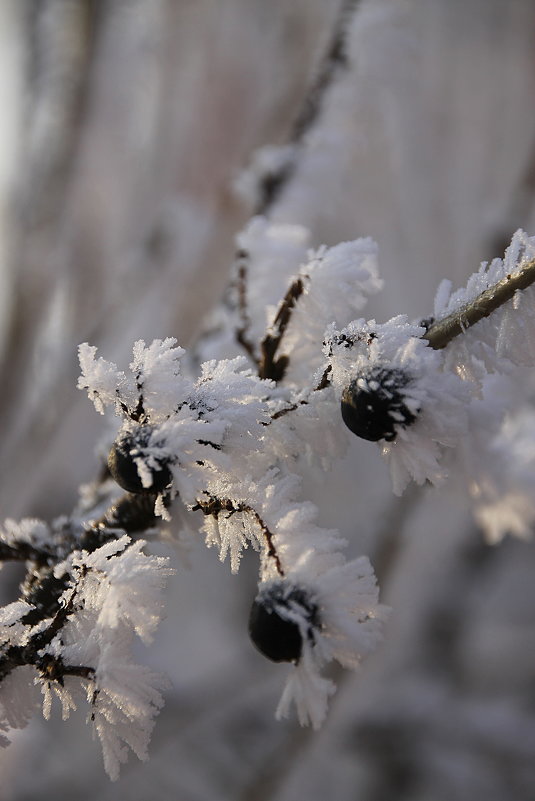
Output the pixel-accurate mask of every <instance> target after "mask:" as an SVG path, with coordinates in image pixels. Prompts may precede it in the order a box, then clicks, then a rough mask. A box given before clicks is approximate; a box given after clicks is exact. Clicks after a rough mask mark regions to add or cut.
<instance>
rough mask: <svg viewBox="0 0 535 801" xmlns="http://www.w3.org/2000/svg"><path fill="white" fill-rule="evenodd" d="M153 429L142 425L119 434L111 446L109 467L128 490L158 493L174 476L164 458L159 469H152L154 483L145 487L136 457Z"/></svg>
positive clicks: (119, 482)
mask: <svg viewBox="0 0 535 801" xmlns="http://www.w3.org/2000/svg"><path fill="white" fill-rule="evenodd" d="M151 433H152V429H151V428H150V426H141V427H140V428H138V429H137V430H135V431H129V432H127V433H125V434H122V435H121V436H119V437H118V438H117V439H116V440H115V442H114V443H113V445H112V446H111V448H110V452H109V454H108V468H109V471H110V473H111V475H112V477H113V478H114V479H115V481H116V482H117V483H118V484H119V486H120V487H122V488H123V489H125V490H127V492H133V493H139V492H152V493H155V492H156V493H157V492H161V491H162V490H164V489H165V487H167V485H168V484H169V483H170V482H171V479H172V476H171V472H170V470H169V467H168V466H167V463H166V462H165V461H164V460H162V461H161V462H159V464H158V468H157V469H151V476H152V483H151V485H150V486H149V487H145V486H144V485H143V482H142V481H141V477H140V475H139V471H138V466H137V464H136V458H137V457H139V456H141V451H142V449H143V447H145V446H146V445H147V444H148V442H149V439H150V435H151Z"/></svg>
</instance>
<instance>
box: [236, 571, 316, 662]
mask: <svg viewBox="0 0 535 801" xmlns="http://www.w3.org/2000/svg"><path fill="white" fill-rule="evenodd" d="M314 626H318V608H317V606H316V604H315V603H313V602H312V601H311V600H310V598H308V596H307V594H306V592H305V591H304V590H302V589H301V588H299V587H291V586H290V585H288V584H287V583H286V582H284V581H277V582H274V583H272V584H270V585H268V586H267V587H266V588H264V589H263V590H262V591H261V592H260V593H259V595H258V596H257V598H255V600H254V602H253V605H252V607H251V613H250V616H249V636H250V637H251V640H252V642H253V643H254V645H255V646H256V647H257V648H258V650H259V651H260V653H262V654H263V655H264V656H266V657H267V658H268V659H271V660H272V661H273V662H298V661H299V659H300V657H301V653H302V650H303V637H302V631H306V632H307V636H308V637H309V638H310V639H311V640H313V628H314Z"/></svg>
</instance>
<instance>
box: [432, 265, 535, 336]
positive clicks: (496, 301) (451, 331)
mask: <svg viewBox="0 0 535 801" xmlns="http://www.w3.org/2000/svg"><path fill="white" fill-rule="evenodd" d="M534 281H535V259H531V260H530V261H528V262H526V263H525V264H524V265H523V266H522V267H521V268H520V269H519V271H518V272H515V273H514V275H511V274H508V275H506V276H505V278H502V280H501V281H498V282H497V283H496V284H494V285H493V286H491V287H489V288H488V289H486V290H485V291H484V292H482V293H481V294H480V295H478V296H477V298H474V300H472V301H470V303H467V304H466V305H465V306H462V307H461V308H460V309H456V310H455V311H454V312H452V313H451V314H449V315H448V316H447V317H444V318H443V319H442V320H438V321H437V322H436V323H433V324H432V325H431V326H430V328H429V329H428V330H427V332H426V333H425V334H424V336H423V339H426V340H427V341H428V342H429V344H430V346H431V347H432V348H434V349H435V350H441V349H442V348H445V347H446V345H448V344H449V343H450V342H451V341H452V340H453V339H455V337H456V336H458V335H459V334H462V333H463V332H464V331H466V330H467V329H468V328H470V327H471V326H473V325H475V323H477V322H479V320H482V319H483V318H484V317H489V316H490V314H492V312H493V311H496V309H498V308H500V306H503V304H504V303H506V302H507V301H508V300H511V298H512V297H513V295H514V294H515V292H517V291H519V290H523V289H527V287H529V286H530V285H531V284H532V283H533V282H534Z"/></svg>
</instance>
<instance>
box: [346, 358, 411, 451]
mask: <svg viewBox="0 0 535 801" xmlns="http://www.w3.org/2000/svg"><path fill="white" fill-rule="evenodd" d="M410 382H411V378H410V376H408V375H407V373H405V372H404V371H403V370H401V369H399V368H394V367H382V366H376V367H371V368H370V369H369V370H367V371H366V372H365V373H361V374H360V375H358V376H357V378H355V379H354V380H353V381H352V382H351V383H350V385H349V386H348V387H346V389H345V390H344V391H343V393H342V419H343V421H344V423H345V424H346V426H347V427H348V428H349V429H350V430H351V431H352V432H353V433H354V434H356V435H357V437H362V439H367V440H370V441H372V442H377V441H378V440H380V439H385V440H387V441H388V442H391V441H392V440H393V439H395V437H396V428H397V427H400V426H401V427H403V428H405V427H407V426H409V425H411V423H414V421H415V420H416V413H415V412H414V411H413V410H411V409H409V408H408V406H407V404H406V400H407V397H406V393H404V391H403V390H404V389H405V387H406V386H407V385H408V384H409V383H410Z"/></svg>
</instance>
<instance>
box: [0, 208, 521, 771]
mask: <svg viewBox="0 0 535 801" xmlns="http://www.w3.org/2000/svg"><path fill="white" fill-rule="evenodd" d="M307 239H308V237H307V235H306V232H305V231H304V229H301V228H299V227H297V226H280V225H275V226H274V225H271V224H270V223H268V222H267V221H266V220H264V219H261V218H256V219H255V220H253V222H252V223H251V224H250V225H249V226H248V228H247V229H246V231H245V233H244V234H241V235H240V236H239V238H238V243H239V247H240V248H241V250H240V256H239V260H238V274H237V276H236V282H235V285H234V290H235V291H234V293H233V294H231V297H230V300H229V303H228V304H227V307H226V312H225V315H224V316H223V317H221V318H220V321H219V325H220V326H221V328H220V339H221V341H223V342H225V343H226V345H225V347H226V348H228V347H229V346H230V343H231V342H234V351H235V353H236V352H238V351H239V350H240V349H241V350H242V355H234V357H233V358H221V359H211V360H208V361H205V362H204V363H203V364H201V365H200V366H199V367H198V368H196V369H195V371H194V370H193V369H192V365H193V364H194V359H193V358H191V359H189V360H188V359H187V358H186V356H187V355H186V353H185V351H184V350H183V349H182V348H181V347H179V346H178V345H177V343H176V341H175V340H174V339H173V338H168V339H165V340H155V341H154V342H152V343H151V344H150V345H146V344H145V343H144V342H143V341H138V342H136V343H135V344H134V347H133V356H132V361H131V363H130V366H129V370H127V371H124V370H121V369H119V368H118V367H117V366H116V365H115V364H113V363H112V362H109V361H106V360H105V359H104V358H102V357H101V356H98V355H97V349H96V348H95V347H93V346H90V345H88V344H83V345H81V346H80V351H79V355H80V367H81V376H80V378H79V382H78V386H79V387H80V388H81V389H83V390H85V391H87V394H88V396H89V398H90V399H91V401H92V402H93V404H94V406H95V409H96V410H97V411H98V412H99V413H100V414H105V413H107V412H112V413H114V414H115V415H116V416H117V417H119V419H120V423H119V428H118V430H117V433H116V436H115V439H114V441H113V442H112V443H110V448H109V456H108V461H107V471H108V472H107V476H106V477H105V478H103V479H102V480H101V481H100V482H96V483H95V484H93V485H92V486H91V487H89V488H87V487H86V488H85V489H84V491H83V493H82V498H81V501H80V503H79V505H78V507H77V508H76V509H75V511H74V512H73V513H72V515H70V516H68V517H62V518H59V519H57V520H55V521H53V522H52V523H51V524H47V523H45V522H43V521H40V520H36V519H24V520H21V521H19V522H17V521H13V520H6V521H5V524H4V526H3V529H2V531H1V533H0V555H1V557H2V559H4V560H7V559H17V560H20V561H24V562H26V568H27V571H26V577H25V579H24V581H23V583H22V585H21V594H20V599H19V600H18V601H15V602H14V603H11V604H8V605H7V606H5V607H4V608H3V609H2V610H0V637H1V643H0V648H1V656H0V679H1V686H0V727H1V729H2V731H4V732H8V731H9V729H12V728H20V727H22V726H24V725H26V723H27V721H28V720H29V718H30V717H31V715H32V714H33V713H34V711H35V709H36V708H37V706H38V705H39V690H40V694H41V704H42V710H43V714H44V715H45V717H48V716H49V715H50V711H51V707H52V704H53V702H54V699H56V700H58V701H59V704H60V706H61V710H62V715H63V717H64V718H67V717H68V716H69V715H70V713H71V711H73V710H75V709H76V708H77V707H78V705H79V704H81V703H86V704H87V705H88V709H89V713H88V720H89V722H90V724H91V725H92V726H93V728H94V730H95V732H96V733H97V735H98V737H99V739H100V741H101V744H102V748H103V753H104V763H105V767H106V770H107V771H108V773H109V774H110V776H111V777H112V778H116V777H117V776H118V774H119V767H120V764H121V762H123V761H124V760H125V758H126V756H127V751H128V748H129V749H131V750H132V751H134V753H135V754H136V755H137V756H138V757H139V758H140V759H145V758H146V757H147V746H148V742H149V739H150V734H151V730H152V726H153V722H154V716H155V714H156V713H157V712H158V710H159V708H160V707H161V705H162V703H163V698H162V695H161V692H162V690H163V689H164V688H165V686H166V683H165V680H164V679H163V678H162V677H161V676H158V675H156V674H155V673H154V672H153V671H151V670H149V669H147V668H144V667H142V666H140V665H137V664H136V663H135V662H134V661H133V659H132V646H133V644H134V642H135V640H136V639H139V640H141V641H142V642H143V643H145V644H146V645H149V644H150V642H151V638H152V636H153V633H154V630H155V628H156V626H157V625H158V622H159V620H160V618H161V614H162V610H163V598H162V592H163V589H164V585H165V582H166V579H167V578H168V577H169V576H170V575H171V574H172V572H173V571H172V570H171V569H170V568H169V566H168V559H166V558H164V557H157V556H152V555H148V554H146V553H145V547H146V540H145V539H140V538H139V535H140V533H141V532H147V531H157V530H158V528H161V527H162V525H165V523H169V521H173V524H174V525H178V526H179V527H180V525H182V524H183V523H184V520H185V517H184V516H186V518H189V526H190V527H194V528H196V530H197V531H198V532H199V533H200V534H201V535H202V536H203V537H204V539H205V542H206V544H207V545H208V546H209V547H214V548H215V549H217V551H218V552H219V557H220V559H221V561H225V560H226V559H227V558H228V561H229V563H230V569H231V571H232V572H233V573H237V572H238V570H239V566H240V559H241V555H242V552H243V550H244V549H245V548H247V547H249V546H250V547H252V548H253V549H254V550H256V551H257V552H258V554H259V581H258V593H257V596H256V598H255V599H254V600H253V603H252V607H251V613H250V619H249V631H250V636H251V639H252V641H253V643H254V645H255V646H256V647H257V648H258V650H259V651H260V652H261V653H262V654H264V655H265V656H266V657H267V658H268V659H271V660H272V661H275V662H288V663H290V672H289V674H288V678H287V682H286V685H285V688H284V690H283V693H282V697H281V700H280V703H279V705H278V707H277V716H278V717H285V716H287V715H288V714H289V713H290V710H291V708H292V705H295V707H296V710H297V715H298V718H299V720H300V722H301V723H302V724H308V723H310V724H312V726H313V727H314V728H317V727H319V726H320V725H321V723H322V722H323V720H324V718H325V716H326V713H327V706H328V700H329V697H330V696H331V695H332V693H333V692H334V691H335V689H336V688H335V685H334V683H333V681H332V680H331V679H328V678H326V677H325V676H324V675H323V672H324V669H325V667H326V666H327V665H328V664H329V663H330V662H332V661H337V662H339V663H340V664H341V665H342V666H343V667H346V668H352V669H354V668H357V667H358V666H359V664H360V662H361V659H362V658H363V657H364V656H366V655H367V654H369V653H370V652H371V651H372V650H373V649H374V648H375V647H376V645H377V643H378V642H379V641H380V639H381V636H382V631H383V626H384V622H385V620H386V616H387V609H386V607H384V606H382V605H381V604H380V603H379V591H378V587H377V583H376V580H375V576H374V572H373V568H372V566H371V564H370V562H369V560H368V558H367V557H365V556H362V557H360V558H358V559H354V560H352V561H346V559H345V557H344V555H343V547H344V542H343V540H342V539H341V537H340V535H339V534H338V532H336V531H335V530H327V529H324V528H322V527H320V526H319V525H318V524H317V509H316V507H315V506H314V504H312V503H311V502H310V501H308V500H306V499H304V498H303V497H302V492H301V477H300V473H301V468H302V466H303V460H304V459H305V460H306V461H307V462H308V463H311V464H316V465H317V466H318V467H320V468H324V469H325V468H327V467H328V465H329V464H330V463H331V462H332V460H333V459H335V458H336V457H337V456H339V455H341V454H343V453H344V450H345V448H347V446H348V443H350V440H351V433H352V434H356V435H357V436H359V437H361V438H363V439H365V440H369V441H371V442H376V443H377V444H378V446H379V448H380V450H381V453H382V455H383V456H384V458H385V459H386V461H387V462H388V464H389V466H390V471H391V474H392V480H393V488H394V492H396V493H398V494H399V493H401V492H402V491H403V490H404V488H405V486H406V485H407V483H408V481H410V480H411V479H412V480H414V481H416V482H417V483H418V484H422V483H424V482H426V481H427V482H430V483H432V484H440V483H441V482H443V481H444V480H445V478H446V476H447V472H448V466H449V467H450V468H451V465H452V462H453V455H454V454H455V453H456V452H457V453H458V454H459V457H460V458H459V459H458V460H457V464H456V467H455V469H456V471H457V473H458V474H461V472H462V470H463V469H464V470H465V471H466V476H467V481H466V483H467V485H468V487H469V491H470V494H471V496H472V497H473V500H474V515H475V517H476V520H477V521H478V522H479V523H480V525H481V527H482V529H483V530H484V532H485V534H486V536H487V537H488V538H489V539H490V540H492V541H495V540H497V539H499V538H501V537H502V536H503V535H504V534H505V533H507V532H510V533H513V534H517V535H519V536H523V537H525V536H528V535H529V534H530V532H531V529H532V525H533V521H534V519H535V510H534V506H533V500H532V498H533V481H532V480H531V479H529V478H528V476H532V475H533V470H532V466H533V448H532V442H531V440H532V439H533V438H532V437H531V438H530V432H531V431H532V430H535V429H534V427H533V419H532V418H533V414H532V413H531V411H528V410H527V407H526V405H525V400H526V398H527V397H528V395H529V392H530V391H531V388H530V387H525V382H524V383H522V372H521V371H520V369H519V368H520V366H524V365H525V364H526V363H527V362H529V359H530V358H531V351H530V349H529V346H527V345H526V344H525V342H524V339H525V338H526V336H533V334H534V333H535V331H533V327H534V313H533V304H530V303H529V302H525V301H526V299H527V300H528V301H529V296H530V295H531V294H532V293H533V290H532V289H531V283H530V281H531V280H533V279H530V281H527V283H526V282H524V284H523V285H521V288H515V289H514V291H513V292H511V291H508V293H505V294H503V290H502V287H503V285H504V282H505V284H507V282H509V281H524V278H523V276H524V275H525V273H526V271H528V272H529V270H530V269H531V264H532V262H533V261H534V258H535V247H534V240H532V239H530V238H528V237H526V235H525V234H523V233H522V232H518V233H517V234H515V236H514V238H513V242H512V244H511V246H510V248H509V249H508V250H507V252H506V255H505V258H504V260H503V261H502V260H499V259H496V260H494V261H493V262H492V263H491V264H490V265H483V266H482V267H481V269H480V270H479V271H478V272H477V273H476V274H475V275H474V276H472V278H471V279H470V280H469V282H468V285H467V288H466V289H464V290H459V291H458V292H456V293H453V294H450V290H449V289H448V290H447V292H446V288H445V286H444V285H443V286H442V287H441V288H440V289H439V292H438V293H437V300H436V304H435V319H434V320H433V321H432V322H431V323H425V324H424V323H422V324H417V323H411V322H409V321H408V320H407V318H406V317H405V316H403V315H400V316H397V317H395V318H393V319H392V320H390V321H388V322H386V323H383V324H381V323H377V322H375V321H374V320H371V321H366V320H364V319H353V318H354V316H355V313H356V312H359V311H361V310H362V308H363V307H364V306H365V304H366V301H367V298H368V296H369V295H371V294H373V293H375V292H378V291H379V290H380V289H381V287H382V282H381V280H380V278H379V276H378V272H377V265H376V255H377V254H376V246H375V244H374V243H373V242H372V241H371V240H368V239H359V240H356V241H355V242H345V243H342V244H340V245H337V246H335V247H332V248H320V249H319V250H316V251H314V252H311V251H309V252H307V251H306V248H305V243H306V242H307ZM286 258H287V259H288V263H287V264H286V269H288V266H289V267H290V268H291V270H292V271H293V272H294V275H293V277H292V276H288V275H287V276H286V278H285V279H284V269H283V266H284V263H285V260H286ZM300 261H301V264H299V262H300ZM266 264H267V265H275V273H276V275H277V276H278V277H276V279H275V283H278V285H279V289H280V294H281V297H280V298H279V300H278V302H277V301H276V299H275V297H274V296H273V295H269V294H268V293H267V285H266V286H264V285H263V284H262V281H264V282H265V270H266ZM256 274H258V275H259V276H260V279H259V285H260V287H262V286H264V288H263V289H262V291H261V292H258V286H257V287H256V288H255V275H256ZM500 292H502V294H501V295H500V294H499V293H500ZM262 294H263V295H264V300H265V301H267V308H266V309H264V318H263V319H264V321H265V323H266V329H265V330H263V329H262V328H261V327H260V326H259V324H258V322H255V323H253V320H255V321H258V319H259V315H258V312H259V310H260V304H261V297H262ZM496 297H498V300H496ZM474 310H475V311H474ZM517 344H518V346H519V347H518V349H517V347H516V346H517ZM529 363H530V364H531V363H532V362H529ZM504 376H505V377H506V378H504ZM522 393H523V394H522ZM513 394H514V395H515V397H516V407H517V408H519V409H520V408H521V407H522V409H523V412H522V415H521V416H518V417H516V418H514V417H512V415H511V410H512V408H513V407H512V406H511V397H512V395H513ZM350 432H351V433H350ZM456 446H460V447H457V448H456ZM511 465H514V467H513V470H512V472H511V469H509V467H510V466H511ZM506 466H507V468H508V469H506ZM528 468H529V469H528ZM119 488H122V490H125V491H126V492H123V493H122V494H121V490H120V489H119ZM2 742H3V744H6V743H7V738H6V737H5V736H2Z"/></svg>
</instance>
